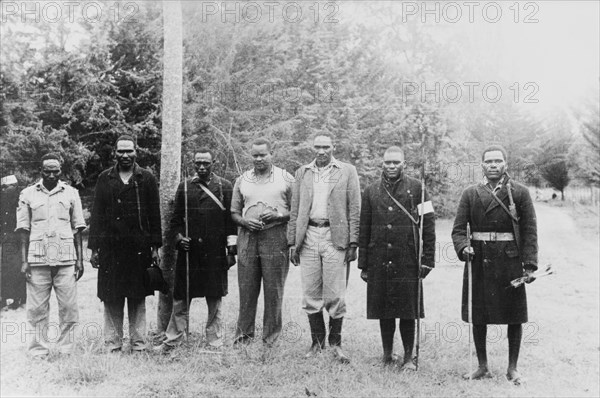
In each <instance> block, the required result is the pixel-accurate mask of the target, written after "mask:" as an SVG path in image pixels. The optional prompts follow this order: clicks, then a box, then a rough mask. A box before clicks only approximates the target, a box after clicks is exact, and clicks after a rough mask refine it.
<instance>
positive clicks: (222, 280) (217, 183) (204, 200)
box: [171, 174, 237, 300]
mask: <svg viewBox="0 0 600 398" xmlns="http://www.w3.org/2000/svg"><path fill="white" fill-rule="evenodd" d="M199 184H201V182H200V179H199V178H198V177H194V178H192V179H189V180H188V183H187V189H188V195H187V197H188V220H189V222H188V228H189V234H188V236H189V237H190V238H192V243H191V249H190V252H189V258H190V299H191V298H194V297H223V296H226V295H227V270H228V267H227V262H226V248H227V236H228V235H237V228H236V226H235V225H234V224H233V220H232V219H231V213H230V207H231V196H232V192H233V186H232V185H231V183H230V182H229V181H227V180H225V179H224V178H221V177H218V176H217V175H215V174H212V175H211V179H210V181H209V182H208V189H210V191H211V192H212V193H213V194H214V195H215V196H216V197H217V198H218V199H219V200H220V201H221V203H222V204H223V206H225V210H221V208H220V207H219V206H218V205H217V204H216V203H215V201H214V200H213V199H211V198H210V197H209V196H208V195H207V194H206V193H205V192H204V191H203V190H202V189H201V188H200V186H199ZM184 219H185V207H184V185H183V182H182V183H180V184H179V187H178V188H177V193H176V195H175V209H174V212H173V218H172V219H171V228H172V231H173V234H174V235H175V236H176V235H177V233H181V235H182V236H185V221H184ZM199 239H202V242H200V241H199ZM185 296H186V259H185V252H184V251H179V252H178V254H177V267H176V271H175V290H174V292H173V297H174V298H176V299H178V300H185Z"/></svg>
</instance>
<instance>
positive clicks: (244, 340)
mask: <svg viewBox="0 0 600 398" xmlns="http://www.w3.org/2000/svg"><path fill="white" fill-rule="evenodd" d="M251 342H252V337H250V336H248V335H243V336H238V337H236V339H235V340H234V341H233V346H234V347H241V346H243V345H247V344H250V343H251Z"/></svg>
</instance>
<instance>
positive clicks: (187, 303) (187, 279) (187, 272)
mask: <svg viewBox="0 0 600 398" xmlns="http://www.w3.org/2000/svg"><path fill="white" fill-rule="evenodd" d="M183 170H184V174H183V208H184V214H185V215H184V217H185V218H184V224H185V237H186V238H187V237H188V236H189V225H188V189H187V172H186V169H185V168H184V169H183ZM190 249H191V247H190ZM190 304H191V303H190V251H189V250H187V251H186V252H185V306H186V309H187V311H186V315H185V318H186V322H185V340H186V342H189V339H190Z"/></svg>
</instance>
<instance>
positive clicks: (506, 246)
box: [452, 146, 538, 384]
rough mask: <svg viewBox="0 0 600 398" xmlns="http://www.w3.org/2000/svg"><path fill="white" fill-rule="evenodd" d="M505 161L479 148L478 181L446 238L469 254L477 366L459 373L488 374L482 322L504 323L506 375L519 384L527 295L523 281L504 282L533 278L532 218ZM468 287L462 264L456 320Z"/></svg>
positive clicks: (498, 150)
mask: <svg viewBox="0 0 600 398" xmlns="http://www.w3.org/2000/svg"><path fill="white" fill-rule="evenodd" d="M506 161H507V156H506V150H505V149H504V148H502V147H501V146H490V147H488V148H486V149H485V150H484V152H483V154H482V168H483V173H484V176H485V177H484V181H483V182H481V183H479V184H476V185H472V186H470V187H468V188H467V189H465V191H464V192H463V194H462V197H461V199H460V203H459V206H458V212H457V214H456V219H455V221H454V227H453V229H452V241H453V242H454V248H455V250H456V253H457V254H458V256H459V258H460V259H461V260H463V261H466V257H467V256H470V257H471V258H472V277H473V281H472V289H473V290H472V308H473V313H472V318H473V340H474V342H475V349H476V351H477V359H478V361H479V368H478V369H477V370H476V371H475V372H474V373H473V374H472V375H465V378H468V377H469V376H471V377H472V378H473V379H481V378H489V377H491V374H490V372H489V371H488V364H487V352H486V335H487V325H488V324H505V325H508V371H507V374H506V377H507V378H508V380H511V381H513V382H514V383H515V384H519V383H520V382H521V377H520V375H519V373H518V372H517V361H518V359H519V350H520V347H521V337H522V334H523V328H522V324H523V323H525V322H527V298H526V295H525V286H524V285H522V286H520V287H518V288H513V287H508V286H510V282H511V281H512V280H513V279H516V278H519V277H522V276H526V277H527V282H528V283H530V282H532V281H533V280H534V279H535V278H534V277H533V276H532V275H531V274H532V273H533V272H534V271H535V270H536V269H537V252H538V245H537V221H536V218H535V210H534V208H533V202H532V200H531V197H530V195H529V190H528V189H527V187H525V186H523V185H521V184H519V183H517V182H515V181H513V180H512V179H511V178H510V177H509V175H508V174H507V173H506V168H507V162H506ZM509 189H510V194H509ZM494 196H495V197H496V198H494ZM511 196H512V200H511ZM499 202H502V205H501V204H500V203H499ZM511 202H513V203H514V205H515V206H516V212H517V216H518V225H517V228H516V231H515V228H514V227H513V220H512V218H511V214H510V206H511ZM467 223H470V226H471V231H472V234H471V244H472V246H469V245H468V243H469V242H468V237H467ZM468 288H469V281H468V273H467V268H466V267H465V271H464V276H463V294H462V319H463V321H465V322H468V319H469V313H468V311H469V303H468Z"/></svg>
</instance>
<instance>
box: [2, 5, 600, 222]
mask: <svg viewBox="0 0 600 398" xmlns="http://www.w3.org/2000/svg"><path fill="white" fill-rule="evenodd" d="M111 4H112V2H111ZM107 5H108V3H107ZM355 6H356V7H363V9H361V10H359V11H360V13H362V15H363V17H362V18H360V19H353V20H348V19H344V20H340V21H338V22H337V23H324V22H322V21H320V22H319V23H315V21H314V20H313V19H307V20H305V21H302V22H297V23H290V22H289V21H286V20H284V19H283V18H281V17H279V16H278V17H276V18H275V20H274V21H273V22H268V23H267V22H265V23H256V24H252V23H244V22H241V23H233V21H229V22H225V23H223V22H222V21H221V20H220V19H218V18H213V19H210V20H208V21H206V22H203V23H199V22H198V21H201V20H202V18H203V15H202V14H201V13H202V9H201V8H200V7H199V6H198V5H196V4H194V3H185V4H184V11H183V20H184V76H183V80H184V83H183V85H184V86H183V94H184V95H183V134H184V142H183V151H182V152H183V153H184V156H189V155H188V154H189V152H190V151H191V150H192V149H193V148H194V147H197V146H199V145H203V146H204V145H208V146H212V147H214V148H217V152H218V160H219V164H218V168H217V172H218V173H220V174H222V175H224V176H226V177H227V178H229V179H233V178H235V177H236V176H237V175H238V173H239V171H240V169H243V168H246V167H248V166H249V157H248V156H247V154H248V150H249V147H248V144H249V142H250V141H251V140H252V139H253V138H255V137H257V136H266V137H267V138H269V139H271V140H272V141H273V142H274V143H275V162H276V163H278V164H279V165H281V166H283V167H285V168H286V169H288V170H289V171H290V172H293V171H294V170H295V169H296V167H298V166H299V165H300V164H302V163H305V162H307V161H309V160H310V159H311V156H312V155H311V151H310V142H309V139H310V137H312V136H314V135H315V134H317V133H327V134H331V135H333V136H334V137H335V139H336V143H337V148H336V156H338V157H339V158H342V159H345V160H347V161H350V162H352V163H353V164H355V165H356V166H357V168H358V170H359V173H360V176H361V180H362V182H363V184H366V183H368V182H370V181H372V180H373V179H374V178H376V177H377V176H378V174H379V166H380V155H381V153H382V150H383V148H385V147H386V146H387V145H390V144H399V145H402V146H404V147H405V148H406V150H407V158H408V159H407V160H408V164H409V172H410V173H412V174H414V175H418V170H420V169H421V166H422V164H423V162H424V159H427V162H426V163H427V164H426V165H425V166H426V167H425V169H426V174H427V184H428V185H429V188H430V189H431V190H432V192H433V193H434V195H436V197H438V198H439V200H437V204H438V206H439V209H440V214H449V212H451V211H453V209H454V207H455V200H456V196H457V193H458V191H459V190H460V189H462V188H463V187H464V186H465V185H466V184H467V183H471V182H472V180H470V181H467V177H466V175H467V173H466V172H465V170H463V169H466V168H467V167H470V166H466V165H469V164H470V163H469V162H471V163H472V162H473V161H474V160H477V153H478V152H479V151H480V150H481V148H482V147H483V146H484V145H486V144H489V143H492V142H494V143H501V144H504V145H506V146H507V147H508V150H509V152H510V153H511V165H512V166H513V170H515V172H516V173H517V176H516V177H517V178H519V179H520V180H524V181H525V182H527V183H530V184H533V185H539V184H542V183H543V182H544V180H543V178H546V179H547V180H548V181H550V182H551V183H552V181H551V179H552V176H555V175H556V174H557V171H556V169H555V168H556V167H559V168H560V167H562V169H561V170H563V171H564V172H565V173H566V181H567V183H568V180H569V179H570V178H572V177H578V178H584V179H585V180H586V181H588V182H591V183H595V184H598V169H597V165H598V163H599V162H598V161H597V157H596V158H595V159H594V156H595V154H597V150H596V152H595V153H594V152H585V153H586V155H585V156H575V155H574V149H573V148H574V147H577V145H579V146H581V147H583V148H587V147H589V145H584V144H583V143H584V142H589V143H590V144H591V145H594V143H595V144H596V145H597V142H598V126H597V123H598V122H597V112H596V111H597V109H596V108H595V105H592V106H591V108H590V109H591V112H584V113H582V114H580V115H578V116H577V119H578V123H579V125H578V127H577V128H575V129H573V128H571V127H568V126H566V124H563V125H561V126H562V127H553V126H552V125H551V123H550V125H549V123H543V122H540V121H539V120H536V119H535V118H534V117H532V116H530V115H529V114H528V113H527V112H526V111H524V110H523V108H522V107H519V106H518V105H517V104H514V103H513V102H511V101H509V100H505V99H503V101H502V102H499V103H475V104H472V103H469V102H466V101H464V100H461V101H458V102H456V103H453V102H450V101H445V100H443V99H442V100H440V99H439V98H436V97H435V96H431V95H430V96H425V97H423V96H422V95H416V94H415V95H408V92H407V89H408V88H414V87H415V86H416V87H419V85H420V84H422V83H423V82H426V83H427V84H428V87H432V86H433V85H434V84H435V82H441V83H442V84H444V83H447V82H452V81H468V80H469V76H472V73H473V70H474V68H476V67H481V66H482V65H471V64H470V63H469V61H468V60H469V59H472V58H469V57H467V56H466V55H467V53H468V51H469V50H470V47H469V45H468V43H469V38H468V37H453V39H452V40H449V39H447V38H446V37H445V36H444V35H440V32H439V29H437V30H436V29H434V28H433V27H430V26H427V25H426V24H421V23H417V22H416V21H414V22H408V23H401V22H402V21H400V20H399V18H400V14H399V13H398V12H397V9H395V7H396V5H394V4H392V3H383V4H375V5H371V4H368V3H364V4H360V5H355ZM138 7H139V9H138V12H137V13H136V15H135V21H123V20H116V19H114V18H112V19H110V18H105V19H103V20H101V21H100V22H98V23H89V22H86V21H79V22H75V23H69V21H60V22H57V23H34V22H28V23H23V22H22V21H21V19H20V18H19V17H18V16H16V17H14V18H12V19H10V18H9V20H8V21H7V23H6V24H3V27H2V64H1V71H0V74H1V84H2V92H1V95H0V101H1V104H0V106H1V107H2V114H1V117H0V144H1V147H0V148H1V149H0V158H1V160H2V168H3V170H2V172H3V173H6V172H13V173H16V174H17V175H18V176H19V177H20V179H21V180H23V181H25V182H31V181H32V179H33V178H34V177H35V176H36V164H35V160H36V159H39V157H40V156H41V154H43V153H44V152H46V151H49V150H52V151H58V152H60V153H61V155H62V156H63V157H64V159H65V176H66V178H67V179H68V180H70V181H71V183H72V184H73V185H76V186H78V187H81V188H83V187H87V188H91V187H93V186H94V183H95V179H96V176H97V175H98V173H99V172H100V171H101V170H102V169H104V168H106V167H108V166H109V165H111V164H112V153H111V150H112V147H111V144H112V142H113V141H114V139H115V138H116V137H117V136H118V135H119V134H122V133H130V134H133V135H135V136H136V137H137V140H138V144H139V146H140V153H139V162H140V164H142V165H143V166H146V167H150V168H152V169H153V170H154V172H155V173H157V175H158V172H159V168H160V146H161V112H162V103H161V98H162V97H161V96H162V86H161V85H162V54H163V51H162V45H163V42H162V10H161V5H160V3H157V2H144V3H138ZM411 84H412V85H411ZM507 85H508V84H507ZM594 117H595V118H596V119H594ZM559 124H560V123H559ZM573 130H575V131H573ZM585 140H587V141H585ZM586 151H587V149H586ZM575 152H576V153H579V154H580V153H581V152H580V151H575ZM550 153H559V154H560V156H559V157H560V159H562V163H560V164H559V165H558V166H557V165H556V164H557V157H551V156H548V155H549V154H550ZM187 160H189V159H187ZM594 160H595V162H594ZM449 165H455V166H454V169H456V168H457V167H458V168H459V169H461V173H456V170H454V171H453V168H452V167H449ZM456 165H457V166H456ZM570 173H571V174H573V173H574V174H573V175H571V174H570ZM549 176H550V177H549ZM563 183H564V181H563ZM563 188H564V187H563Z"/></svg>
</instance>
